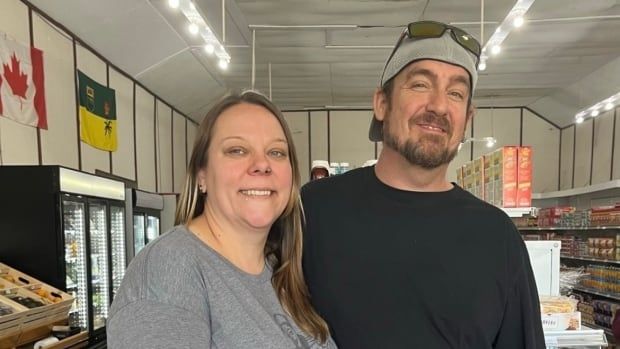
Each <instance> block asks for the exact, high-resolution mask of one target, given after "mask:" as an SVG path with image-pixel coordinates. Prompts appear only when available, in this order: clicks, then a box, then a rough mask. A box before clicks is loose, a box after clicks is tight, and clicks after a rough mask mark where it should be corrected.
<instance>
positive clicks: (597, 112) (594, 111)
mask: <svg viewBox="0 0 620 349" xmlns="http://www.w3.org/2000/svg"><path fill="white" fill-rule="evenodd" d="M598 114H599V111H598V109H594V110H593V111H592V113H590V115H591V116H592V117H596V116H598Z"/></svg>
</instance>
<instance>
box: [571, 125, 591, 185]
mask: <svg viewBox="0 0 620 349" xmlns="http://www.w3.org/2000/svg"><path fill="white" fill-rule="evenodd" d="M591 158H592V119H589V120H586V121H584V122H583V123H582V124H580V125H577V136H576V137H575V165H574V166H575V183H574V187H575V188H580V187H585V186H587V185H590V165H591V163H590V160H591Z"/></svg>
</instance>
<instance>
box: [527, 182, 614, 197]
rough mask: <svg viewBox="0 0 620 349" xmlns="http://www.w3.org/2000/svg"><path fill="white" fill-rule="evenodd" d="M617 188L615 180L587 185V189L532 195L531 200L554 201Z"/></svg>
mask: <svg viewBox="0 0 620 349" xmlns="http://www.w3.org/2000/svg"><path fill="white" fill-rule="evenodd" d="M618 188H620V180H618V179H616V180H613V181H609V182H604V183H598V184H593V185H589V186H587V187H582V188H574V189H567V190H560V191H552V192H547V193H532V200H540V199H554V198H560V197H567V196H576V195H582V194H589V193H595V192H598V191H603V190H609V189H618Z"/></svg>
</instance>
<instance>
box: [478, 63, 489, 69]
mask: <svg viewBox="0 0 620 349" xmlns="http://www.w3.org/2000/svg"><path fill="white" fill-rule="evenodd" d="M485 69H487V62H486V61H480V64H478V70H480V71H484V70H485Z"/></svg>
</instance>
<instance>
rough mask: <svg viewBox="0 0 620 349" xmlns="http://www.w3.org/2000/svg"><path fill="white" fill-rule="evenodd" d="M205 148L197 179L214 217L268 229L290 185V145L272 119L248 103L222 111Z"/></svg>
mask: <svg viewBox="0 0 620 349" xmlns="http://www.w3.org/2000/svg"><path fill="white" fill-rule="evenodd" d="M207 152H208V163H207V166H206V168H204V169H202V170H201V171H200V172H199V174H198V178H199V183H200V184H202V185H203V186H204V187H205V188H206V191H207V200H206V205H207V207H209V208H210V209H211V211H212V212H213V214H214V215H215V217H216V219H218V220H222V219H224V220H226V221H227V223H228V224H231V225H232V226H233V227H240V228H244V229H247V228H250V229H252V230H260V231H265V230H266V231H269V229H270V228H271V225H272V224H273V223H274V222H275V220H276V219H277V218H278V217H279V216H280V215H281V214H282V212H283V211H284V209H285V208H286V205H287V203H288V200H289V198H290V195H291V188H292V183H293V179H292V178H293V176H292V168H291V163H290V159H289V154H288V143H287V140H286V137H285V135H284V131H283V129H282V127H281V126H280V123H279V122H278V120H277V119H276V117H275V116H274V115H273V114H272V113H271V112H270V111H269V110H267V109H265V108H264V107H262V106H258V105H254V104H248V103H241V104H237V105H235V106H232V107H230V108H228V109H226V110H225V111H224V112H223V113H222V114H220V116H219V118H218V119H217V121H216V122H215V125H214V127H213V134H212V139H211V143H210V145H209V149H208V150H207Z"/></svg>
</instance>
